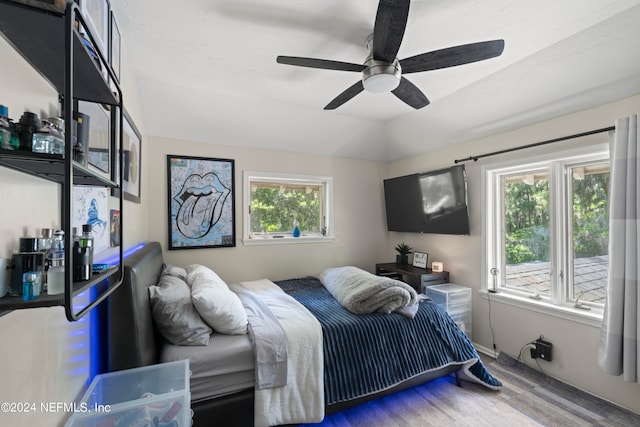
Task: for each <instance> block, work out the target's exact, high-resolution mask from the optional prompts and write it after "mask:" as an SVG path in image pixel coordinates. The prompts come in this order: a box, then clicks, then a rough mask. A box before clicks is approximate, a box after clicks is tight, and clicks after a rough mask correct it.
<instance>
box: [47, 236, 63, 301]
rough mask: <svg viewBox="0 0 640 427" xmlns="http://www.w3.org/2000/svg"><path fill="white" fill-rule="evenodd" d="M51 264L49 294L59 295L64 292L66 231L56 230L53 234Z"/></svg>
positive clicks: (48, 278) (48, 275)
mask: <svg viewBox="0 0 640 427" xmlns="http://www.w3.org/2000/svg"><path fill="white" fill-rule="evenodd" d="M49 262H50V267H49V272H48V273H47V293H48V294H49V295H58V294H61V293H63V292H64V231H62V230H56V232H55V233H54V234H53V243H52V245H51V254H50V261H49Z"/></svg>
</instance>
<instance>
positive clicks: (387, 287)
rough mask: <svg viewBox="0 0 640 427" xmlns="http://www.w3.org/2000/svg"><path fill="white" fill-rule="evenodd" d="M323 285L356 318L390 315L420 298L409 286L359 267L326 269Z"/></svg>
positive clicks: (322, 275)
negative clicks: (366, 315) (374, 314)
mask: <svg viewBox="0 0 640 427" xmlns="http://www.w3.org/2000/svg"><path fill="white" fill-rule="evenodd" d="M320 281H321V282H322V284H323V285H324V286H325V288H327V290H328V291H329V292H330V293H331V295H333V297H334V298H335V299H337V300H338V302H340V304H342V306H343V307H344V308H346V309H347V310H349V311H350V312H352V313H354V314H363V313H373V312H376V311H378V312H382V313H391V312H392V311H395V310H397V309H399V308H402V307H407V306H411V305H414V304H416V303H417V297H418V294H417V292H416V290H415V289H413V287H411V286H410V285H408V284H406V283H404V282H401V281H400V280H395V279H391V278H389V277H384V276H376V275H374V274H371V273H369V272H367V271H364V270H362V269H359V268H357V267H352V266H346V267H336V268H327V269H325V270H324V271H323V272H322V273H321V274H320Z"/></svg>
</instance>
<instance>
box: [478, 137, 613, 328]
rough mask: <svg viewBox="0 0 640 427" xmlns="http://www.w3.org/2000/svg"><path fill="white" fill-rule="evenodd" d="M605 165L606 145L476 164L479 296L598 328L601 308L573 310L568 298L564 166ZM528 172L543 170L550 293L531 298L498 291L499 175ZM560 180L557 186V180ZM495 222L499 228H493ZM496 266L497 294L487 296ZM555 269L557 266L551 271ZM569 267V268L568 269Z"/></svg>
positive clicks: (501, 281) (501, 256) (568, 230)
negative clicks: (479, 172) (478, 174)
mask: <svg viewBox="0 0 640 427" xmlns="http://www.w3.org/2000/svg"><path fill="white" fill-rule="evenodd" d="M608 161H610V153H609V146H608V144H602V143H600V144H596V145H592V146H588V147H585V148H580V149H574V150H566V151H559V152H553V153H548V154H543V155H539V156H535V157H533V156H532V157H529V158H527V160H526V161H525V160H516V159H514V160H509V161H504V162H499V163H493V164H486V165H483V166H482V196H483V200H484V201H485V202H484V206H483V209H482V215H483V218H482V239H483V248H484V250H483V256H482V266H483V269H484V271H485V273H484V274H482V284H481V290H480V292H481V294H482V295H483V296H484V297H486V298H491V300H498V301H500V302H504V303H507V304H510V305H514V306H517V307H520V308H525V309H529V310H533V311H537V312H541V313H545V314H550V315H554V316H557V317H561V318H565V319H569V320H574V321H578V322H581V323H585V324H590V325H593V326H599V325H600V323H601V321H602V315H603V309H604V306H603V305H602V304H594V303H590V304H588V305H589V306H590V307H591V310H588V311H587V310H582V309H579V308H575V307H574V304H575V299H573V298H570V295H571V293H570V291H571V289H572V287H573V283H571V281H570V280H571V278H572V277H573V271H572V270H571V271H570V267H571V266H570V265H569V264H570V259H571V255H570V253H569V252H568V250H571V247H572V246H571V240H572V239H571V238H570V236H571V235H572V234H571V232H572V224H571V221H570V216H571V211H570V209H571V203H572V194H569V190H570V185H569V181H568V179H569V178H568V177H567V176H566V171H567V170H568V168H569V167H576V166H578V165H581V164H592V163H594V162H596V163H597V162H608ZM534 169H538V170H540V169H547V170H548V172H549V209H550V212H549V215H550V224H549V227H550V231H549V232H550V246H551V247H550V260H551V262H552V264H551V266H552V270H551V276H552V277H551V290H550V293H549V295H548V296H542V295H541V298H540V299H533V298H532V294H533V293H528V292H523V291H517V290H514V289H509V288H506V287H504V281H505V280H506V276H505V274H503V271H502V270H503V268H502V266H504V262H505V248H504V245H503V244H502V241H503V232H504V215H503V212H504V197H503V194H502V192H501V190H502V185H501V179H500V178H501V177H502V176H508V175H511V174H517V173H526V172H529V171H531V170H534ZM558 181H560V182H558ZM499 221H501V222H502V224H500V225H498V222H499ZM494 266H496V267H497V268H498V269H499V270H500V273H499V274H500V275H499V276H498V277H499V280H498V281H497V282H498V290H497V292H493V290H494V289H493V286H494V277H493V275H492V274H491V272H490V270H491V269H492V267H494ZM555 266H558V267H559V268H556V267H555ZM571 268H572V267H571Z"/></svg>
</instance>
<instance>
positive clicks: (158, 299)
mask: <svg viewBox="0 0 640 427" xmlns="http://www.w3.org/2000/svg"><path fill="white" fill-rule="evenodd" d="M149 299H150V302H151V314H152V316H153V320H154V322H155V324H156V327H157V328H158V331H159V332H160V334H162V336H163V337H165V338H166V339H167V341H169V342H170V343H171V344H174V345H207V344H209V338H210V337H211V333H212V332H213V331H212V329H211V328H210V327H209V326H208V325H207V324H206V323H205V322H204V320H202V318H201V317H200V315H199V314H198V312H197V311H196V309H195V307H194V306H193V303H192V302H191V289H190V288H189V286H188V285H187V283H186V282H185V281H184V280H181V279H179V278H177V277H174V276H169V275H162V276H161V277H160V282H159V283H158V284H157V285H152V286H149Z"/></svg>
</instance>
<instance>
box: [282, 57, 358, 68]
mask: <svg viewBox="0 0 640 427" xmlns="http://www.w3.org/2000/svg"><path fill="white" fill-rule="evenodd" d="M276 61H277V62H278V64H286V65H296V66H298V67H309V68H321V69H323V70H338V71H362V70H363V69H364V68H365V67H364V65H361V64H352V63H350V62H340V61H331V60H329V59H315V58H301V57H298V56H278V57H277V58H276Z"/></svg>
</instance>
